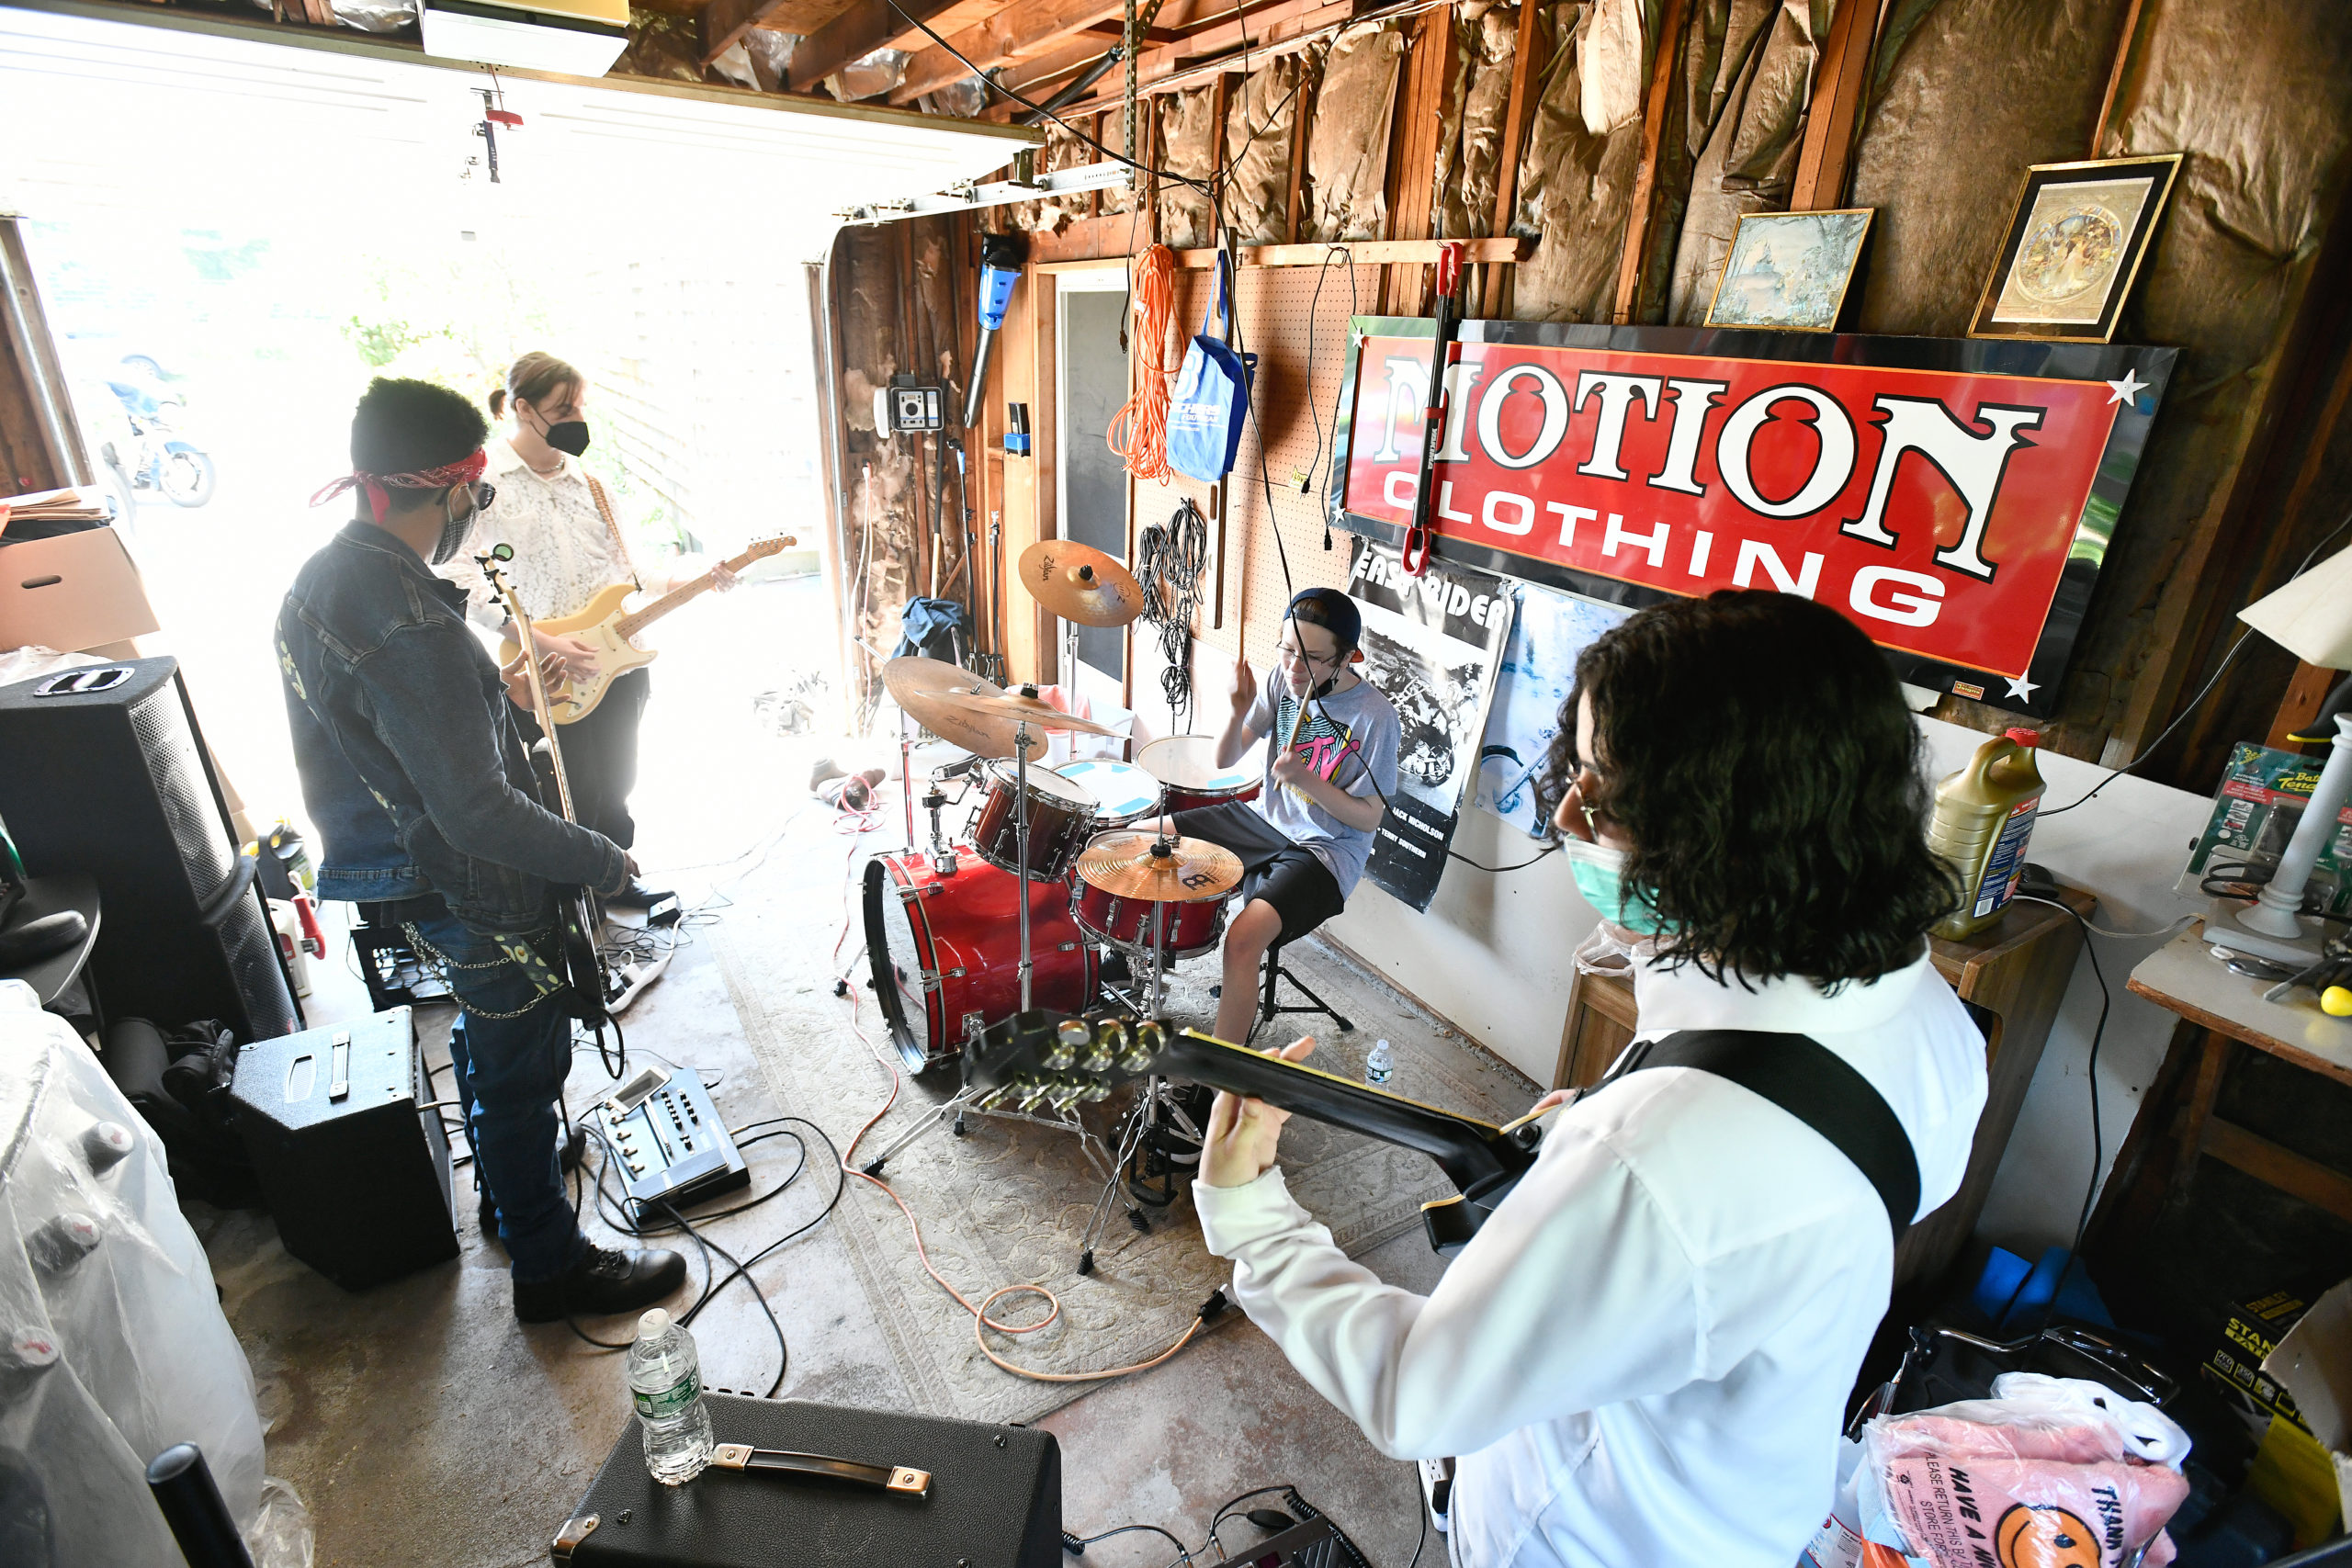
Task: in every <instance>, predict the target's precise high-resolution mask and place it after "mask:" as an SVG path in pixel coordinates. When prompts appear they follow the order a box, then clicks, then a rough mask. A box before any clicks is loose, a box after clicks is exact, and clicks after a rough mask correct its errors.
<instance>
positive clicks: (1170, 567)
mask: <svg viewBox="0 0 2352 1568" xmlns="http://www.w3.org/2000/svg"><path fill="white" fill-rule="evenodd" d="M1208 559H1209V525H1208V520H1207V519H1206V518H1204V517H1203V516H1202V515H1201V512H1200V508H1199V507H1197V506H1194V505H1193V501H1192V498H1191V497H1190V496H1187V497H1185V498H1184V499H1183V500H1182V501H1181V502H1177V504H1176V510H1175V512H1174V513H1173V514H1172V515H1170V517H1169V519H1168V521H1167V522H1165V523H1154V524H1152V525H1149V526H1148V527H1146V528H1145V529H1144V530H1143V531H1142V532H1141V533H1139V534H1137V535H1136V584H1137V586H1139V587H1141V588H1142V589H1143V618H1144V620H1145V621H1146V622H1148V624H1149V625H1150V626H1151V627H1152V629H1153V630H1154V631H1156V632H1158V633H1159V654H1160V658H1161V660H1163V666H1162V668H1161V670H1160V671H1159V690H1160V694H1162V695H1163V696H1165V697H1166V698H1167V699H1168V712H1169V716H1170V718H1172V719H1173V720H1174V721H1175V722H1176V723H1178V724H1182V725H1184V726H1185V728H1186V729H1187V730H1188V731H1189V729H1190V728H1191V724H1190V714H1191V711H1192V705H1193V616H1194V615H1197V614H1198V613H1199V611H1200V607H1201V573H1202V571H1203V570H1205V569H1206V568H1207V566H1208Z"/></svg>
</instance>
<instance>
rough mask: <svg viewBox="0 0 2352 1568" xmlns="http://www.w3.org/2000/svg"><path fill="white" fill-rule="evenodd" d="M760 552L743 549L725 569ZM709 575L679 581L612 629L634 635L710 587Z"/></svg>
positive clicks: (736, 568) (737, 567) (735, 568)
mask: <svg viewBox="0 0 2352 1568" xmlns="http://www.w3.org/2000/svg"><path fill="white" fill-rule="evenodd" d="M761 553H762V552H760V551H759V550H757V549H750V550H745V551H744V552H743V553H742V554H741V555H740V556H737V557H736V558H734V559H732V560H730V561H729V562H728V563H727V570H729V571H741V570H743V569H744V568H746V567H748V566H750V565H751V564H752V562H753V561H755V560H757V559H759V558H760V555H761ZM713 570H714V571H715V570H717V569H716V568H714V569H713ZM711 576H712V572H709V571H706V572H704V573H703V574H702V575H701V576H700V577H697V578H695V580H694V581H692V582H683V583H680V584H679V585H678V586H677V587H675V588H673V589H672V590H670V592H667V593H664V594H663V595H662V597H661V598H659V599H656V600H654V601H653V602H652V603H651V604H648V605H646V606H645V607H644V608H643V609H641V610H633V611H631V612H630V613H629V614H628V615H623V616H622V617H621V618H620V619H619V620H617V621H616V622H614V623H613V629H614V630H615V631H616V632H618V633H620V635H621V636H622V637H624V638H628V637H635V636H636V635H637V634H638V633H639V632H641V631H643V630H644V629H645V628H646V627H648V626H651V625H652V624H653V623H654V622H656V621H658V620H660V619H661V618H662V616H664V615H668V614H669V613H670V612H671V611H673V610H674V609H676V608H678V606H680V605H681V604H686V603H687V602H688V601H690V600H692V599H693V598H694V597H695V595H696V594H698V593H701V592H705V591H706V590H707V589H708V588H709V587H710V582H711Z"/></svg>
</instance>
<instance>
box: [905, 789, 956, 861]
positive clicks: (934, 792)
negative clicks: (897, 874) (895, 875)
mask: <svg viewBox="0 0 2352 1568" xmlns="http://www.w3.org/2000/svg"><path fill="white" fill-rule="evenodd" d="M922 808H923V809H924V810H925V811H927V812H929V813H930V814H931V869H932V870H933V872H934V873H936V874H938V875H941V876H953V875H955V874H956V851H955V848H954V847H953V846H952V845H950V844H949V843H948V841H947V833H946V830H945V829H943V828H942V827H940V825H939V814H940V813H941V812H942V811H944V810H945V809H946V808H947V794H946V792H945V791H944V790H942V789H941V788H940V787H939V778H938V775H937V774H933V776H932V781H931V788H929V789H928V790H925V791H924V792H923V797H922ZM908 841H909V843H910V844H911V843H912V842H913V840H911V839H910V840H908Z"/></svg>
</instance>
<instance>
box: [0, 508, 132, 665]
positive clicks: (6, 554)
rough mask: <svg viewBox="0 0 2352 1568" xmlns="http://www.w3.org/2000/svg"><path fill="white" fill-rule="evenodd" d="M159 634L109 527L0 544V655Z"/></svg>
mask: <svg viewBox="0 0 2352 1568" xmlns="http://www.w3.org/2000/svg"><path fill="white" fill-rule="evenodd" d="M160 629H161V626H160V623H159V622H157V620H156V619H155V611H154V608H153V606H152V605H150V604H148V603H147V591H146V589H145V588H143V587H142V586H141V584H140V581H139V568H138V567H137V566H136V565H134V564H132V562H131V559H130V551H129V550H126V549H125V548H123V545H122V536H120V535H119V534H117V533H116V532H115V531H114V530H113V529H112V528H85V529H84V530H82V531H81V532H80V533H77V534H60V535H58V536H55V537H54V538H48V539H26V540H22V541H20V542H18V543H17V544H13V545H11V544H5V543H0V649H10V648H27V647H31V646H33V645H35V644H38V645H39V646H40V647H42V648H53V649H57V650H58V651H59V652H61V653H79V652H85V651H92V650H96V649H105V648H107V647H108V646H109V645H112V644H118V643H123V642H127V641H129V640H130V638H132V637H144V636H146V635H147V634H149V633H151V632H154V631H157V630H160Z"/></svg>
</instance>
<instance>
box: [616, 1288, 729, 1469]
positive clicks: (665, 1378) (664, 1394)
mask: <svg viewBox="0 0 2352 1568" xmlns="http://www.w3.org/2000/svg"><path fill="white" fill-rule="evenodd" d="M628 1387H629V1393H630V1394H631V1395H632V1396H633V1397H634V1399H635V1401H636V1404H637V1424H638V1426H639V1427H640V1428H642V1429H643V1431H644V1434H645V1468H646V1471H647V1472H648V1473H649V1474H650V1475H651V1476H652V1477H653V1479H654V1480H656V1481H658V1482H660V1483H662V1485H664V1486H680V1485H684V1483H686V1482H689V1481H692V1480H693V1479H694V1478H695V1476H697V1475H700V1474H701V1473H702V1468H703V1466H705V1465H707V1464H708V1463H709V1462H710V1451H711V1449H712V1448H713V1447H714V1446H715V1443H716V1440H715V1439H714V1438H712V1436H711V1431H710V1411H709V1410H708V1409H707V1408H706V1407H705V1406H704V1404H703V1402H702V1362H701V1360H700V1359H698V1358H697V1357H696V1356H695V1337H694V1336H693V1335H691V1334H689V1333H687V1332H686V1329H685V1325H684V1324H680V1323H673V1322H672V1321H671V1320H670V1314H668V1313H667V1312H665V1311H663V1310H662V1308H660V1307H655V1308H654V1309H653V1310H652V1311H650V1312H649V1313H647V1314H645V1315H644V1316H643V1317H640V1318H639V1319H638V1320H637V1343H635V1344H633V1345H631V1346H630V1347H629V1348H628Z"/></svg>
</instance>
